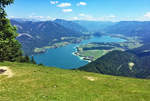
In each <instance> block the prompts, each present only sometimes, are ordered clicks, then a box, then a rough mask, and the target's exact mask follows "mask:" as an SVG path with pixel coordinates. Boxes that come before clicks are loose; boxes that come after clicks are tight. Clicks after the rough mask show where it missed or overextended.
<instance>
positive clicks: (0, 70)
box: [0, 66, 14, 78]
mask: <svg viewBox="0 0 150 101" xmlns="http://www.w3.org/2000/svg"><path fill="white" fill-rule="evenodd" d="M0 75H6V76H8V78H11V77H12V76H13V75H14V74H13V72H12V71H11V69H9V67H7V66H3V67H0Z"/></svg>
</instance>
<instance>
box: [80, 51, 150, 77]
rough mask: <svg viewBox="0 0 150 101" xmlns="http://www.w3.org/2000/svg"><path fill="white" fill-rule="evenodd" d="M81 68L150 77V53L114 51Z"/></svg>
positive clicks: (106, 72)
mask: <svg viewBox="0 0 150 101" xmlns="http://www.w3.org/2000/svg"><path fill="white" fill-rule="evenodd" d="M79 70H84V71H88V72H95V73H101V74H109V75H116V76H127V77H137V78H149V77H150V55H149V56H144V57H139V56H137V55H136V54H133V53H131V52H128V51H127V52H124V51H112V52H109V53H108V54H106V55H104V56H103V57H101V58H99V59H97V60H96V61H94V62H91V63H89V64H87V65H86V66H83V67H80V68H79Z"/></svg>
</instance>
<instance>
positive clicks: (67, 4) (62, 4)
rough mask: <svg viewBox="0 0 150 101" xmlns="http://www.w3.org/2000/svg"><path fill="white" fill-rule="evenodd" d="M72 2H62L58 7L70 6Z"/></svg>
mask: <svg viewBox="0 0 150 101" xmlns="http://www.w3.org/2000/svg"><path fill="white" fill-rule="evenodd" d="M70 6H71V3H61V4H59V5H57V7H70Z"/></svg>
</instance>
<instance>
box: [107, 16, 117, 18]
mask: <svg viewBox="0 0 150 101" xmlns="http://www.w3.org/2000/svg"><path fill="white" fill-rule="evenodd" d="M108 18H116V16H115V15H109V16H108Z"/></svg>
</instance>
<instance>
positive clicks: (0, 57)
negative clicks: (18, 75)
mask: <svg viewBox="0 0 150 101" xmlns="http://www.w3.org/2000/svg"><path fill="white" fill-rule="evenodd" d="M13 1H14V0H0V61H12V62H13V61H16V60H17V58H19V57H20V56H22V51H21V49H20V48H21V45H20V43H19V42H18V41H17V40H16V37H17V35H18V34H17V32H16V27H14V26H12V25H11V24H10V21H9V19H7V18H6V16H7V14H6V12H5V7H6V6H7V5H10V4H11V3H13Z"/></svg>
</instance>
